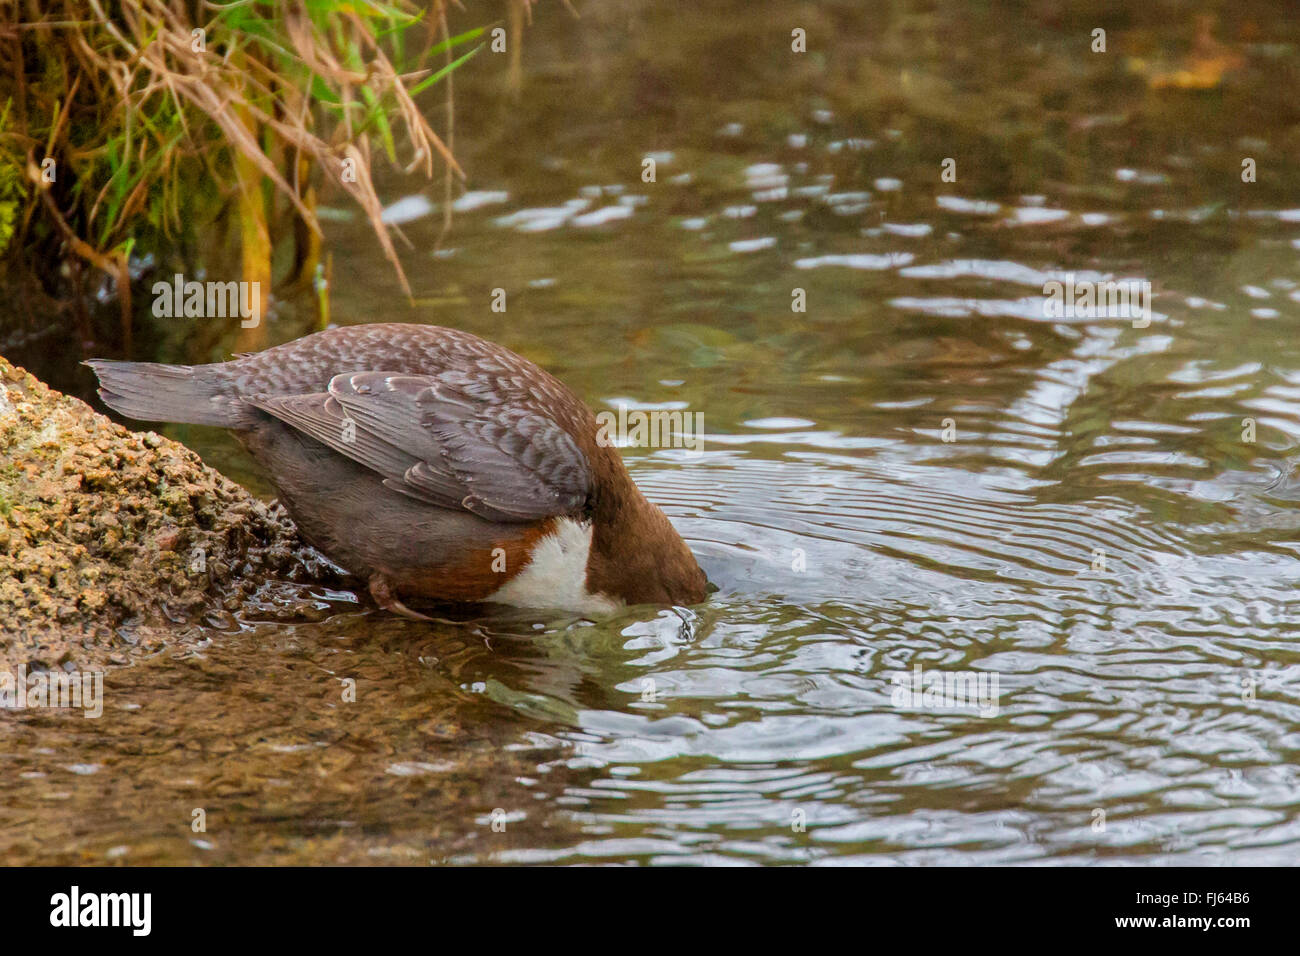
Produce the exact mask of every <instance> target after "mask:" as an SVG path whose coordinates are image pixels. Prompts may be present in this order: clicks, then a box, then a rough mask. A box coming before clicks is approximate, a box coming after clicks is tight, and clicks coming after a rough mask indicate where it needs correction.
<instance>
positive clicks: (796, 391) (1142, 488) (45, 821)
mask: <svg viewBox="0 0 1300 956" xmlns="http://www.w3.org/2000/svg"><path fill="white" fill-rule="evenodd" d="M628 6H629V5H614V4H600V3H594V2H593V3H590V4H586V5H584V8H583V14H584V18H583V21H582V22H581V23H579V24H574V23H570V22H567V21H563V20H562V19H560V18H559V17H558V16H552V17H550V18H549V19H548V18H546V17H541V16H540V15H539V21H540V22H539V24H538V27H537V29H536V32H535V33H534V34H533V35H532V39H531V40H530V44H531V45H530V47H529V50H530V57H531V58H532V67H531V70H532V73H531V74H530V76H531V79H530V84H531V86H530V88H529V92H528V93H527V95H526V97H525V100H524V102H523V103H522V104H521V105H519V106H517V107H516V106H510V105H509V103H508V101H506V100H504V99H501V98H499V97H497V96H496V95H495V94H492V93H490V92H488V91H487V90H486V89H484V88H480V87H476V86H475V85H474V83H473V82H472V81H469V80H467V81H465V82H464V83H463V84H462V85H461V87H460V90H461V93H460V95H461V97H462V106H461V113H460V123H459V127H458V129H459V137H460V141H461V144H462V145H461V147H460V148H461V151H462V158H463V160H464V162H465V164H466V166H467V168H468V169H470V170H471V173H472V183H471V188H472V189H473V190H474V192H473V193H471V195H470V197H469V198H467V199H465V200H462V201H461V203H460V210H459V211H458V212H457V218H456V226H455V229H454V230H453V232H452V233H451V234H450V235H449V236H448V237H447V238H446V240H445V241H444V242H443V244H442V246H441V249H440V250H439V251H438V252H437V253H436V254H435V253H434V252H433V250H434V248H435V246H436V245H437V243H438V236H439V229H440V225H441V218H440V215H438V214H437V213H433V212H430V209H429V206H428V205H427V204H424V203H420V202H418V201H415V202H411V201H408V202H406V203H405V204H404V205H403V206H399V207H397V208H398V210H399V211H400V212H401V213H402V214H401V215H400V216H398V217H397V218H401V219H405V220H406V221H405V222H404V223H403V225H402V227H401V228H402V229H403V231H404V233H405V234H406V236H407V237H408V238H409V239H410V240H411V242H412V244H413V247H414V251H410V252H408V253H407V254H406V260H405V261H406V263H407V268H408V274H410V275H411V277H412V282H413V285H414V286H415V294H416V300H417V302H416V305H415V306H414V308H410V307H408V306H407V304H406V303H405V301H404V300H402V299H401V298H400V297H399V296H398V295H397V294H396V292H395V283H394V281H393V279H392V275H391V272H390V271H389V268H388V267H387V265H386V264H385V263H384V261H383V259H382V257H381V256H380V255H379V254H378V252H377V251H376V249H375V248H374V244H373V241H372V239H371V237H369V236H368V234H367V227H366V226H365V225H364V224H363V223H360V222H355V221H354V222H352V223H346V222H345V223H336V224H335V225H334V226H333V227H332V230H333V231H332V235H331V240H332V242H333V244H334V248H335V250H336V252H335V281H334V296H335V298H334V313H335V315H336V316H337V317H338V318H339V319H340V321H344V322H363V321H371V320H376V319H383V320H390V321H391V320H405V321H420V322H430V323H438V324H446V325H455V326H458V327H461V328H466V329H470V330H472V331H474V332H476V333H478V334H481V335H484V336H487V337H489V338H492V339H495V340H496V341H499V342H502V343H503V344H505V345H507V346H509V347H511V348H514V349H516V350H518V351H520V352H521V353H523V354H525V355H527V356H529V357H530V358H533V359H534V360H536V361H538V362H540V363H541V364H543V365H545V366H546V367H547V368H549V369H550V370H552V371H553V372H555V373H556V374H558V375H559V376H560V377H561V378H563V379H564V380H565V381H566V382H568V383H569V384H570V385H571V386H573V387H574V388H575V389H576V390H577V391H578V392H579V394H581V395H583V396H584V397H585V398H586V399H587V400H588V401H589V402H590V403H591V404H592V405H593V407H595V408H597V409H598V410H599V409H602V408H609V407H614V406H615V404H616V403H617V402H620V401H631V402H634V403H637V404H639V405H643V406H645V407H685V408H687V409H689V410H691V411H700V412H702V413H703V415H704V421H705V427H706V438H705V451H704V453H703V454H702V455H700V456H698V457H694V456H689V455H687V454H685V453H684V452H682V451H681V450H672V449H664V450H659V451H647V450H643V449H628V450H627V458H628V461H629V465H630V467H631V469H632V472H633V475H634V477H635V478H636V480H637V481H638V482H639V483H640V484H641V486H642V487H643V488H644V489H645V490H646V491H647V493H648V494H649V495H650V496H651V497H652V498H653V499H655V500H656V501H658V502H660V503H662V504H663V506H664V507H665V509H666V510H667V511H668V512H669V514H670V515H671V516H672V517H673V519H674V521H675V522H676V523H677V525H678V526H679V528H681V529H682V531H683V533H684V534H685V535H686V537H687V538H688V540H689V541H690V543H691V544H692V546H693V548H694V549H695V550H696V552H697V553H698V554H699V556H700V558H701V562H702V563H703V564H704V565H705V568H706V570H707V571H708V572H709V575H710V578H711V579H712V580H713V581H714V582H715V583H716V584H717V585H718V587H719V590H718V592H717V593H716V594H715V595H714V596H713V597H712V598H711V600H710V601H709V602H708V603H707V604H706V605H703V606H701V607H698V608H694V609H691V610H689V611H687V610H680V609H679V610H664V611H658V612H656V611H653V610H633V611H630V612H628V613H626V614H623V615H621V616H619V617H616V618H614V619H612V620H608V621H602V622H599V623H592V622H586V621H574V620H572V619H569V618H565V617H562V616H555V615H551V616H543V617H541V618H537V617H535V616H529V615H521V614H504V615H491V616H476V615H468V616H466V615H461V617H460V619H458V620H454V621H447V622H443V623H439V624H436V625H429V624H423V623H415V622H409V621H405V620H398V619H394V618H390V617H388V616H385V615H382V614H379V613H377V612H373V611H369V610H367V607H366V606H365V605H362V604H357V603H355V602H352V601H351V600H349V599H348V597H347V596H346V595H337V594H328V593H322V594H321V606H322V608H323V609H325V610H330V611H332V612H333V613H331V614H328V615H324V619H323V620H320V621H316V622H301V621H289V622H284V621H278V620H276V617H275V615H274V613H271V612H270V611H268V609H267V608H266V607H255V608H250V609H249V611H248V613H246V614H245V615H244V616H243V617H242V619H241V623H240V626H239V627H238V628H232V629H227V630H221V631H217V630H207V631H198V632H187V633H178V635H177V646H176V648H175V649H174V650H173V651H172V652H170V653H168V654H165V655H162V656H160V657H158V658H155V659H152V660H149V661H145V662H142V663H140V664H137V665H136V666H133V667H130V668H126V669H120V670H117V671H114V672H112V673H111V674H110V676H109V679H108V681H107V687H106V692H107V701H108V702H107V705H106V712H105V717H104V718H103V719H101V720H98V721H93V720H83V719H81V718H79V717H63V716H57V715H56V716H40V715H35V716H32V715H28V716H23V717H21V718H7V719H6V721H5V726H6V732H5V736H4V737H3V738H2V739H0V762H2V764H3V767H4V773H3V774H0V781H3V782H0V788H3V800H0V803H2V804H3V805H4V806H5V807H6V810H5V814H4V819H5V825H4V826H3V827H2V828H0V850H2V852H3V854H4V858H5V859H6V860H8V861H14V862H30V861H41V862H62V863H68V862H74V863H75V862H104V861H126V862H132V863H145V862H151V863H178V862H189V861H195V862H214V863H216V862H223V863H224V862H256V863H267V862H277V863H290V862H293V863H302V862H342V863H425V862H430V861H432V862H444V861H457V862H650V863H729V864H748V863H844V862H865V863H884V862H903V863H940V864H969V863H1022V862H1053V863H1065V862H1074V863H1078V862H1140V863H1147V864H1172V863H1235V864H1245V863H1274V864H1277V863H1282V864H1285V863H1292V862H1294V861H1295V859H1296V857H1297V853H1298V852H1300V819H1298V817H1297V807H1298V806H1300V771H1298V770H1297V765H1298V764H1297V751H1298V750H1300V645H1298V644H1297V643H1296V637H1295V635H1296V631H1297V629H1298V627H1300V606H1297V604H1298V599H1297V598H1296V596H1295V595H1296V594H1297V586H1298V585H1300V556H1297V553H1296V552H1297V546H1298V543H1300V511H1298V510H1297V501H1298V500H1300V478H1298V477H1297V476H1296V475H1295V474H1294V473H1293V466H1292V462H1293V461H1294V459H1295V452H1294V449H1295V446H1296V443H1297V441H1298V440H1300V339H1297V336H1296V335H1295V330H1296V328H1297V323H1298V322H1300V262H1298V261H1297V255H1298V252H1297V250H1298V249H1300V208H1297V206H1298V205H1300V199H1297V198H1296V197H1297V196H1300V192H1298V191H1297V189H1296V187H1297V186H1298V185H1300V175H1297V171H1296V169H1295V168H1294V165H1293V164H1292V163H1290V162H1289V160H1288V159H1287V157H1288V156H1289V155H1290V153H1289V152H1288V150H1292V147H1293V145H1294V130H1295V129H1296V128H1297V127H1296V123H1297V120H1300V115H1297V108H1296V107H1295V106H1294V105H1293V104H1292V103H1290V102H1289V101H1288V96H1289V92H1288V91H1290V90H1294V89H1295V79H1296V76H1295V74H1296V71H1297V60H1296V47H1295V43H1296V41H1297V33H1298V32H1300V31H1298V30H1297V26H1296V23H1295V21H1294V17H1293V16H1290V17H1288V16H1285V15H1284V14H1283V13H1279V12H1278V11H1279V10H1284V8H1282V7H1278V8H1277V9H1276V10H1275V9H1274V7H1275V5H1272V4H1267V3H1246V4H1238V5H1234V6H1231V7H1228V6H1224V7H1222V8H1221V10H1220V13H1221V22H1220V23H1219V25H1218V26H1217V27H1216V28H1215V36H1216V37H1217V38H1218V40H1219V41H1221V42H1222V43H1224V44H1226V45H1228V46H1229V48H1230V50H1231V51H1233V52H1234V53H1235V55H1239V56H1240V57H1241V58H1242V59H1241V62H1240V63H1237V64H1236V65H1230V66H1229V68H1227V69H1226V70H1225V73H1224V76H1223V77H1222V78H1220V79H1219V81H1218V82H1216V83H1214V84H1213V85H1212V86H1211V87H1210V88H1208V89H1204V90H1169V89H1164V88H1162V86H1163V85H1164V81H1163V80H1162V77H1163V76H1164V75H1165V74H1170V75H1172V71H1173V70H1174V69H1175V68H1176V67H1178V66H1179V65H1180V64H1181V65H1183V66H1187V65H1188V64H1189V63H1190V65H1191V67H1192V68H1195V69H1201V70H1205V69H1211V68H1212V66H1213V64H1211V66H1210V67H1205V65H1204V63H1201V64H1200V65H1199V66H1198V64H1197V62H1196V61H1195V60H1191V61H1189V60H1188V59H1187V57H1188V56H1189V54H1188V50H1189V49H1190V48H1191V46H1192V43H1193V40H1194V37H1195V33H1196V26H1195V24H1194V23H1193V22H1183V21H1184V20H1185V19H1186V18H1187V14H1186V13H1185V12H1184V13H1182V14H1181V15H1180V16H1181V17H1182V19H1179V16H1175V15H1173V14H1170V12H1169V11H1164V12H1163V13H1162V12H1161V10H1160V9H1158V8H1153V9H1152V10H1151V11H1149V12H1146V13H1141V12H1136V11H1126V12H1123V13H1120V14H1116V13H1114V12H1113V11H1110V9H1109V6H1108V5H1106V4H1101V3H1097V4H1084V5H1082V7H1083V8H1084V9H1083V11H1082V12H1078V11H1076V12H1072V13H1070V14H1068V15H1064V14H1062V15H1060V16H1062V17H1064V19H1059V18H1058V19H1052V18H1051V16H1049V15H1048V14H1045V13H1039V12H1036V10H1035V9H1034V8H1027V9H1026V11H1025V12H1024V16H1023V18H1022V20H1021V21H1018V24H1017V28H1016V29H1015V30H1008V29H1007V27H1006V24H1005V23H1003V22H1001V21H1002V19H1003V18H1001V17H999V16H998V15H996V14H994V13H985V12H982V11H980V10H979V9H976V10H975V11H971V10H970V9H967V8H966V5H959V4H943V3H941V4H937V5H926V6H925V8H921V7H919V6H915V5H911V4H894V5H890V8H889V9H888V10H885V11H880V12H872V13H867V14H864V13H863V12H862V11H861V10H860V9H859V8H858V6H857V5H853V4H847V3H843V4H822V5H818V7H817V9H816V10H815V11H814V12H813V13H809V14H808V16H809V17H810V18H811V19H810V20H809V22H808V23H807V24H806V25H805V27H806V28H807V29H808V30H809V34H810V37H811V38H812V40H811V41H810V51H809V53H808V54H805V55H804V58H803V59H801V60H795V61H793V62H792V61H791V59H790V58H791V56H792V54H789V53H788V52H786V51H787V50H788V36H789V29H790V23H789V15H787V14H785V13H783V12H782V9H781V8H780V7H779V6H776V5H773V6H772V7H770V8H760V10H759V12H753V11H750V12H749V13H748V14H747V15H745V16H740V15H738V14H737V11H739V10H741V9H744V10H747V11H748V10H749V7H748V6H744V7H736V9H731V8H730V7H728V5H726V4H722V5H718V6H716V7H714V6H712V5H711V7H710V9H709V10H678V9H673V10H664V9H662V8H657V5H653V4H632V5H630V9H632V10H633V11H634V12H633V13H630V14H629V13H622V12H618V11H619V10H624V9H627V8H628ZM1076 6H1078V5H1076ZM1210 6H1211V7H1213V5H1210ZM1089 7H1092V8H1095V9H1092V10H1089V9H1088V8H1089ZM869 9H870V8H869ZM1171 9H1175V10H1176V9H1180V8H1171ZM1094 14H1095V15H1094ZM1102 14H1106V16H1107V17H1108V18H1109V19H1107V20H1106V21H1105V22H1108V23H1111V24H1112V27H1111V29H1110V31H1109V36H1108V40H1109V44H1110V49H1111V51H1112V52H1111V53H1110V54H1108V55H1107V57H1108V58H1107V57H1097V56H1094V55H1093V54H1091V53H1089V52H1088V50H1087V45H1088V42H1089V40H1088V37H1089V31H1090V30H1091V28H1092V26H1094V25H1095V21H1096V20H1097V19H1098V18H1099V17H1101V15H1102ZM1115 17H1119V20H1116V19H1115ZM796 25H797V24H796ZM666 37H671V38H672V42H666V40H665V38H666ZM1229 59H1230V58H1229ZM486 62H487V63H488V64H490V61H486ZM490 68H491V67H490V65H489V66H485V70H487V69H490ZM489 78H490V77H489ZM487 85H488V83H487V80H486V79H485V80H483V82H482V84H481V86H482V87H486V86H487ZM629 105H630V106H631V107H633V108H629ZM1288 144H1290V145H1288ZM647 156H652V157H654V158H655V159H656V167H657V168H656V181H655V182H653V183H647V182H644V181H643V180H642V178H641V175H642V169H643V160H644V159H645V158H646V157H647ZM1247 156H1249V157H1253V158H1255V159H1256V161H1257V164H1258V170H1259V172H1258V181H1257V182H1254V183H1243V182H1242V181H1241V160H1242V158H1243V157H1247ZM950 157H951V158H955V159H956V162H957V166H956V170H957V180H956V182H955V183H946V182H943V181H942V180H941V177H940V172H941V164H942V160H943V159H945V158H950ZM411 191H412V190H411V184H410V183H409V182H399V181H394V182H392V183H389V184H387V186H386V194H387V196H388V197H389V200H390V201H391V202H393V203H397V202H398V201H399V200H402V199H403V198H404V197H406V196H409V195H410V194H411ZM427 192H428V195H429V196H430V197H431V198H433V199H434V200H435V201H437V200H439V199H440V198H441V197H440V189H438V188H431V189H429V190H427ZM1070 275H1072V276H1074V277H1075V278H1077V279H1103V278H1115V279H1125V278H1127V279H1136V280H1144V281H1147V282H1149V283H1151V288H1152V290H1153V298H1152V300H1151V310H1152V316H1151V321H1150V324H1149V326H1146V327H1135V324H1134V323H1133V322H1132V321H1130V320H1129V319H1127V318H1122V317H1105V316H1102V317H1070V318H1063V319H1049V318H1047V317H1046V316H1045V315H1044V312H1043V307H1042V299H1043V287H1044V283H1045V282H1047V281H1050V280H1051V279H1053V278H1063V277H1066V276H1070ZM498 288H500V289H504V290H506V295H507V303H508V305H507V310H506V311H505V312H504V313H495V312H493V311H491V309H490V304H491V300H492V295H493V290H494V289H498ZM795 289H802V290H804V295H805V301H806V312H795V311H792V302H794V298H793V290H795ZM1138 325H1139V326H1140V325H1141V323H1138ZM283 334H284V335H291V334H292V332H291V331H284V332H283ZM1252 429H1253V434H1252V433H1251V430H1252ZM178 434H182V435H183V436H184V437H185V438H186V440H188V441H190V442H191V443H192V444H195V445H196V447H200V448H201V449H202V450H203V451H204V453H205V454H206V456H207V457H208V459H209V460H210V461H213V462H215V463H218V464H220V465H221V466H223V467H225V468H227V469H228V470H229V471H230V472H231V473H233V474H236V475H237V476H239V477H240V478H241V479H245V480H249V481H253V482H255V481H256V479H255V477H252V473H251V471H250V466H249V463H248V462H247V461H246V460H244V459H241V458H240V457H239V456H238V454H237V453H236V452H234V451H233V450H232V448H231V446H230V444H229V443H228V442H227V441H226V440H224V439H223V438H221V437H220V436H219V435H216V434H213V433H209V432H206V431H204V430H201V429H188V430H185V431H183V432H178ZM946 439H951V440H946ZM918 665H919V666H920V667H921V668H922V670H923V672H926V673H939V674H943V675H946V674H954V673H966V672H969V673H971V674H972V675H983V676H984V678H985V679H986V681H989V682H991V681H992V680H993V678H994V677H996V682H997V683H996V688H997V695H996V697H995V698H994V700H993V701H992V703H993V704H994V705H995V706H993V707H991V708H985V709H984V710H983V712H981V710H980V709H978V708H970V707H966V708H942V707H935V706H911V705H904V706H899V703H898V701H897V700H896V698H895V691H896V689H897V684H896V683H895V681H894V676H895V675H896V674H908V673H913V672H914V669H915V668H916V667H917V666H918ZM349 678H351V679H352V680H355V682H356V685H355V686H356V698H355V702H348V701H346V700H345V699H344V692H345V690H346V689H347V687H348V686H349V685H347V684H346V683H345V681H346V680H347V679H349ZM984 686H985V687H986V688H987V687H990V686H992V685H991V683H988V684H985V685H984ZM922 703H923V702H922ZM196 809H203V810H204V812H205V814H206V831H205V832H195V830H194V828H193V820H194V811H195V810H196ZM494 822H495V824H496V825H495V827H494Z"/></svg>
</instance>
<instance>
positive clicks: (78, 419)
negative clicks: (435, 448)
mask: <svg viewBox="0 0 1300 956" xmlns="http://www.w3.org/2000/svg"><path fill="white" fill-rule="evenodd" d="M322 576H324V577H325V578H326V579H330V580H332V583H335V584H337V583H338V581H339V578H338V576H337V575H334V574H333V573H332V571H331V569H330V566H329V564H328V562H326V561H324V560H323V559H322V558H321V556H320V555H319V554H318V553H317V552H315V551H313V550H312V549H311V548H310V547H308V546H307V545H306V544H304V543H303V541H302V540H301V539H300V538H299V536H298V534H297V531H296V530H295V528H294V526H293V523H292V522H291V521H290V520H289V518H288V516H287V515H286V514H285V513H284V511H283V509H281V508H280V507H279V506H278V505H274V504H266V503H265V502H262V501H259V500H258V499H256V498H254V497H253V496H252V495H250V494H249V493H248V492H247V491H245V490H244V489H243V488H241V487H240V486H239V485H237V484H235V483H234V482H232V481H230V480H229V479H228V478H226V477H224V476H223V475H221V474H219V473H218V472H216V471H213V470H212V469H211V468H208V467H207V466H205V465H204V464H203V462H202V461H200V460H199V457H198V455H196V454H195V453H194V452H192V451H190V450H189V449H188V448H186V447H185V446H183V445H180V444H178V443H176V442H174V441H171V440H169V439H166V438H163V437H161V436H159V435H156V434H154V433H152V432H150V433H147V434H139V433H136V432H131V431H128V430H127V429H125V428H123V427H122V426H121V425H118V424H115V423H114V422H112V421H110V420H109V419H107V418H105V417H104V416H102V415H99V414H96V413H95V412H94V411H93V410H92V409H91V408H90V407H89V406H87V405H86V404H85V403H84V402H81V401H78V400H77V399H75V398H71V397H69V396H66V395H63V394H61V393H59V392H56V391H54V390H53V389H50V388H48V387H47V386H45V385H44V384H43V383H41V382H40V381H38V380H37V379H36V378H35V377H33V376H32V375H30V374H29V373H28V372H26V371H24V370H23V369H20V368H17V367H15V366H13V365H11V364H10V363H9V362H7V361H6V360H5V359H4V358H3V357H0V670H12V669H13V668H15V667H17V666H18V665H20V664H28V665H31V664H44V665H45V666H50V667H52V666H55V665H56V664H63V665H67V664H68V663H69V662H72V663H76V664H79V665H83V666H97V665H102V664H105V663H109V662H111V661H113V660H114V658H120V657H121V656H123V655H124V654H125V655H126V656H131V655H132V654H134V653H138V652H139V649H140V648H143V647H158V646H162V645H165V644H166V643H168V642H169V640H171V639H173V638H174V637H175V635H176V634H177V633H178V627H181V626H183V625H184V624H185V623H187V622H193V623H194V624H195V625H197V624H201V623H202V622H203V620H204V618H205V616H206V615H210V614H211V613H212V612H214V611H215V612H216V613H217V614H218V615H223V614H224V615H225V616H221V617H219V618H218V619H220V620H229V619H230V618H229V614H228V613H226V612H237V611H238V610H239V607H240V601H241V600H242V598H241V595H246V594H248V593H250V592H252V591H254V590H256V588H257V587H258V586H259V585H260V584H262V583H263V582H265V581H266V579H268V578H277V579H281V580H283V579H292V580H297V581H309V580H319V579H320V578H321V577H322ZM304 603H308V602H304ZM223 609H224V611H223Z"/></svg>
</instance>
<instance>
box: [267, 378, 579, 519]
mask: <svg viewBox="0 0 1300 956" xmlns="http://www.w3.org/2000/svg"><path fill="white" fill-rule="evenodd" d="M476 384H478V383H477V382H476V381H474V380H473V379H472V378H466V379H461V378H459V377H456V376H450V375H443V376H431V375H407V374H401V373H396V372H351V373H345V374H342V375H335V376H334V377H333V378H332V379H330V383H329V391H328V392H318V393H312V394H308V395H289V396H277V395H255V396H248V397H246V399H245V400H246V401H248V402H249V403H250V404H252V405H255V406H256V407H257V408H260V409H262V410H263V411H265V412H267V413H268V414H270V415H273V416H275V417H276V418H278V419H279V420H280V421H282V422H284V423H285V424H287V425H290V426H292V427H293V428H295V429H297V430H298V431H301V432H303V433H304V434H306V435H308V436H310V437H312V438H314V439H316V440H317V441H319V442H322V443H323V444H325V445H327V446H329V447H330V448H332V449H334V450H335V451H337V452H338V453H339V454H341V455H345V456H347V457H348V458H351V459H352V460H353V461H356V462H359V463H360V464H362V465H365V466H366V467H367V468H370V469H371V470H373V471H375V472H377V473H378V474H380V475H382V476H383V478H384V484H385V485H387V486H388V487H390V488H392V489H393V490H394V491H398V492H401V493H403V494H406V495H409V496H411V497H415V498H419V499H421V500H424V501H427V502H429V503H430V504H434V505H437V506H439V507H443V508H453V509H455V508H463V509H465V510H466V511H470V512H473V513H474V514H476V515H479V516H480V517H482V518H487V519H489V520H492V521H520V522H525V521H536V520H540V519H542V518H547V517H551V516H553V515H564V514H575V513H577V512H580V511H581V510H582V509H583V507H584V505H585V504H586V502H587V498H588V496H589V494H590V492H591V484H592V478H591V466H590V463H589V462H588V460H587V456H586V455H585V454H584V453H583V451H582V449H581V448H580V447H579V446H578V444H577V443H576V442H575V441H574V440H573V438H572V436H571V435H570V434H569V433H568V432H567V431H566V430H565V429H564V428H562V427H561V426H560V425H559V424H558V423H557V422H556V421H555V419H554V418H552V417H551V416H550V415H548V414H547V412H546V409H545V408H544V407H542V406H541V405H539V404H536V403H534V404H520V403H516V402H512V403H506V402H493V401H490V400H488V399H487V396H486V395H485V393H484V392H483V391H482V390H481V389H477V388H475V387H474V386H475V385H476Z"/></svg>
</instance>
